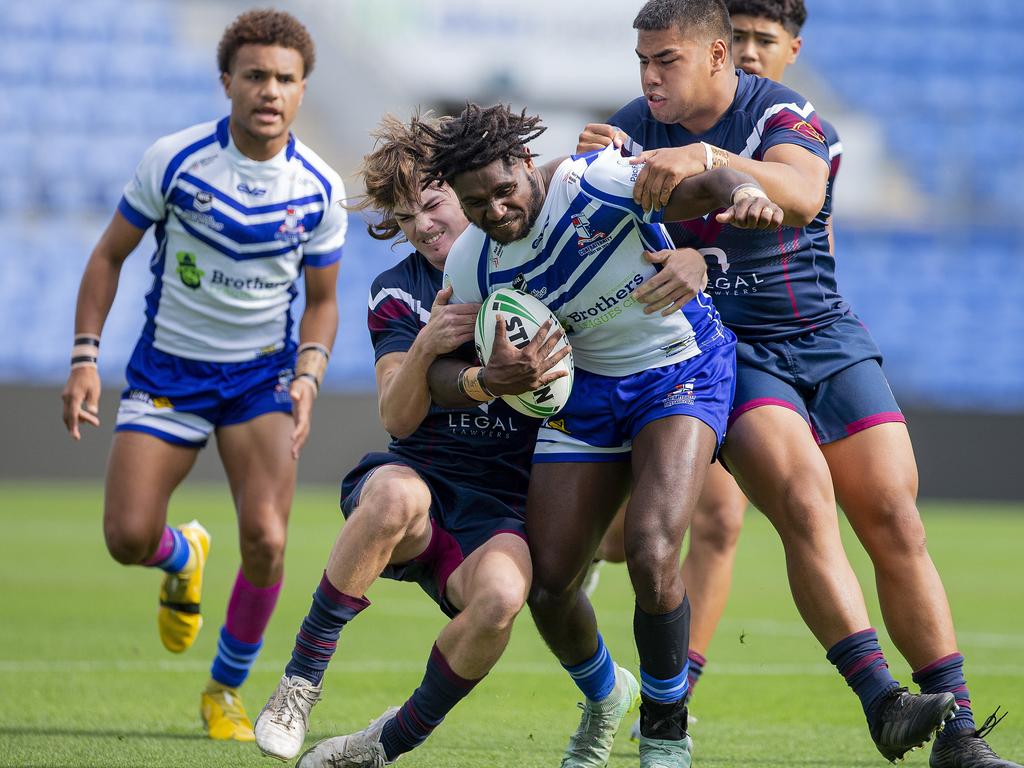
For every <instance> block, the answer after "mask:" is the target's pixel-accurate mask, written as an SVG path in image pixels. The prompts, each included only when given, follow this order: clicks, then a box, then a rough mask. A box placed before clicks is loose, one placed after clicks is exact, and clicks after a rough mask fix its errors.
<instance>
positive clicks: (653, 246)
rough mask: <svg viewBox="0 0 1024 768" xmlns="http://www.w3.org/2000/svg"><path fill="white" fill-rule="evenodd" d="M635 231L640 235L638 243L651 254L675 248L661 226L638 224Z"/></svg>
mask: <svg viewBox="0 0 1024 768" xmlns="http://www.w3.org/2000/svg"><path fill="white" fill-rule="evenodd" d="M636 231H637V234H638V235H640V241H641V242H642V243H643V244H644V247H645V248H646V249H647V250H648V251H650V252H651V253H654V252H655V251H664V250H666V249H669V248H675V246H674V245H673V244H672V238H670V237H669V236H668V232H666V231H665V227H663V226H662V225H661V224H640V225H639V226H638V227H637V228H636Z"/></svg>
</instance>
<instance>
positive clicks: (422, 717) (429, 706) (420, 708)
mask: <svg viewBox="0 0 1024 768" xmlns="http://www.w3.org/2000/svg"><path fill="white" fill-rule="evenodd" d="M482 679H483V678H480V679H477V680H467V679H466V678H464V677H460V676H459V675H457V674H456V673H455V672H454V671H452V668H451V667H450V666H448V661H447V660H446V659H445V657H444V656H443V655H442V653H441V651H440V650H439V649H438V647H437V645H434V647H433V648H431V649H430V658H429V659H428V660H427V671H426V672H425V673H424V675H423V682H421V683H420V687H419V688H417V689H416V690H415V691H414V692H413V694H412V696H410V697H409V699H408V700H407V701H406V702H405V704H403V705H402V707H401V709H399V710H398V712H397V713H396V714H395V716H394V717H393V718H391V719H390V720H388V721H387V722H386V723H385V724H384V729H383V730H382V731H381V734H380V742H381V745H382V746H383V747H384V754H385V755H386V756H387V758H388V761H393V760H395V759H396V758H397V757H398V756H399V755H401V754H404V753H406V752H408V751H410V750H412V749H413V748H415V747H418V746H419V745H420V744H422V743H423V742H424V741H426V738H427V737H428V736H429V735H430V734H431V733H433V731H434V729H435V728H437V726H439V725H440V724H441V721H442V720H444V717H445V715H447V714H448V713H449V712H451V711H452V708H453V707H454V706H455V705H456V704H458V703H459V702H460V701H462V700H463V699H464V698H465V697H466V695H467V694H468V693H469V692H470V691H472V690H473V686H475V685H476V684H477V683H479V682H480V680H482Z"/></svg>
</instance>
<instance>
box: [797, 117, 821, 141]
mask: <svg viewBox="0 0 1024 768" xmlns="http://www.w3.org/2000/svg"><path fill="white" fill-rule="evenodd" d="M793 130H794V131H796V132H797V133H799V134H800V135H801V136H806V137H807V138H808V139H810V140H811V141H820V142H821V143H822V144H824V143H825V137H824V136H823V135H822V133H821V131H819V130H818V129H817V128H815V127H814V126H813V125H811V124H810V123H808V122H807V121H806V120H801V121H800V122H799V123H797V124H796V125H794V126H793Z"/></svg>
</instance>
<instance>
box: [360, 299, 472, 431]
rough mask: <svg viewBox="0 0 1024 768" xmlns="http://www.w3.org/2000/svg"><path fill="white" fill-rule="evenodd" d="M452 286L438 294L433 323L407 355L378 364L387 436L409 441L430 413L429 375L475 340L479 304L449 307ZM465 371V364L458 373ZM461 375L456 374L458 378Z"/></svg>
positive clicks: (387, 357)
mask: <svg viewBox="0 0 1024 768" xmlns="http://www.w3.org/2000/svg"><path fill="white" fill-rule="evenodd" d="M451 296H452V289H451V286H449V287H447V288H443V289H442V290H440V291H438V292H437V296H436V297H435V299H434V305H433V306H432V307H431V309H430V320H428V321H427V324H426V325H425V326H423V328H422V329H420V332H419V334H418V335H417V336H416V340H415V341H413V343H412V346H411V347H410V348H409V350H408V351H407V352H391V353H389V354H386V355H384V356H383V357H381V358H380V360H378V361H377V366H376V373H377V401H378V407H379V410H380V419H381V423H382V424H383V425H384V429H386V430H387V432H388V434H390V435H393V436H395V437H408V436H409V435H411V434H412V433H413V432H415V431H416V429H417V428H419V426H420V424H421V423H422V422H423V419H424V418H425V417H426V415H427V412H428V411H429V410H430V385H429V383H428V381H427V373H428V371H429V370H430V367H431V365H432V364H433V363H434V361H435V360H437V359H438V357H440V356H441V355H447V354H450V353H452V352H454V351H455V350H457V349H458V348H459V347H461V346H462V345H463V344H465V343H466V342H469V341H472V340H473V325H474V323H475V322H476V314H477V311H478V310H479V309H480V305H479V304H449V303H448V302H449V300H450V299H451ZM464 367H465V363H462V364H461V366H460V367H459V370H462V368H464ZM457 374H458V371H455V375H457Z"/></svg>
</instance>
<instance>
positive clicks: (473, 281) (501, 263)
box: [419, 104, 783, 768]
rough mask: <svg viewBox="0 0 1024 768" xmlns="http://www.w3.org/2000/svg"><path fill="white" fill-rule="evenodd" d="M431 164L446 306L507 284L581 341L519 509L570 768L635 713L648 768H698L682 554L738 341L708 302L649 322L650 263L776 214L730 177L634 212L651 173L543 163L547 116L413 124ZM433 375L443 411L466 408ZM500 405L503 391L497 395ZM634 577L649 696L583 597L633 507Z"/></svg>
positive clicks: (605, 752)
mask: <svg viewBox="0 0 1024 768" xmlns="http://www.w3.org/2000/svg"><path fill="white" fill-rule="evenodd" d="M419 128H420V130H421V132H422V133H423V134H424V136H425V141H426V143H428V144H429V145H430V147H431V149H432V152H433V154H432V155H431V158H430V160H429V161H428V162H427V165H426V168H425V170H424V173H425V175H426V176H427V178H428V179H431V180H438V181H440V180H443V181H445V182H446V183H448V184H449V185H450V186H451V187H452V189H453V190H455V193H456V195H457V196H458V198H459V200H460V202H461V203H462V207H463V210H464V211H465V212H466V216H467V217H468V218H469V220H470V222H471V223H472V224H473V225H474V226H473V227H470V228H469V229H467V230H466V232H464V233H463V235H462V236H461V237H460V238H459V239H458V241H456V243H455V244H454V245H453V246H452V249H451V251H450V252H449V255H448V261H447V264H446V266H445V279H446V281H447V284H450V285H451V287H452V289H453V293H452V301H453V302H479V301H482V300H483V298H484V297H485V296H486V295H488V294H489V293H490V292H491V291H493V290H495V289H497V288H502V287H507V286H512V287H515V288H518V289H520V290H523V291H526V292H529V293H531V294H532V295H534V296H536V297H537V298H539V299H540V300H541V301H543V302H544V303H545V304H546V305H547V306H548V307H549V308H550V309H551V310H552V311H553V312H554V313H555V314H556V316H557V317H558V318H559V320H560V321H561V322H562V324H563V326H564V327H565V330H566V333H567V334H568V335H569V337H570V339H571V340H572V345H573V355H574V359H575V383H574V385H573V391H572V394H571V396H570V398H569V401H568V403H567V404H566V406H565V407H564V408H563V410H562V411H561V412H559V414H558V416H557V418H552V419H549V420H547V421H546V422H545V423H544V424H543V425H542V426H541V429H540V433H539V436H538V440H537V448H536V450H535V452H534V456H533V462H534V465H533V471H532V474H531V478H530V488H529V492H528V495H527V505H526V527H527V533H528V537H529V541H530V555H531V558H532V560H533V567H534V584H533V589H532V592H531V596H530V607H531V611H532V613H533V616H534V620H535V621H536V623H537V627H538V629H539V630H540V632H541V634H542V635H543V637H544V639H545V641H546V642H547V644H548V646H549V647H550V648H551V650H552V652H553V653H554V654H555V656H556V657H557V658H558V660H559V661H560V662H561V663H562V665H563V666H564V667H565V669H566V671H568V673H569V674H570V676H571V677H572V678H573V681H574V682H575V683H576V685H577V686H578V687H579V689H580V690H581V691H582V692H583V694H584V696H585V698H586V703H585V704H584V712H583V717H582V720H581V722H580V726H579V728H578V729H577V730H576V732H575V734H573V736H572V737H571V739H570V741H569V745H568V748H567V750H566V753H565V757H564V758H563V760H562V766H563V767H565V768H574V767H576V766H581V767H582V766H588V767H589V766H604V765H606V764H607V762H608V757H609V754H610V751H611V746H612V741H613V739H614V736H615V732H616V730H617V729H618V726H619V723H620V722H621V720H622V718H623V717H624V716H625V714H626V713H627V712H628V711H629V710H630V709H632V708H633V706H634V704H635V702H636V700H637V698H638V697H642V704H641V717H642V718H643V719H644V721H645V722H646V723H647V724H648V727H647V728H645V735H644V738H643V739H642V740H641V746H640V756H641V765H642V766H645V768H654V766H669V765H671V766H679V765H683V766H688V765H689V764H690V750H691V744H690V740H689V737H688V736H687V734H686V709H685V705H684V703H683V699H684V697H685V695H686V686H687V674H686V673H687V669H686V664H687V648H688V638H689V616H690V606H689V602H688V600H687V599H686V593H685V589H684V586H683V583H682V579H681V578H680V575H679V568H678V567H677V563H678V558H679V548H680V545H681V542H682V538H683V534H684V533H685V531H686V527H687V524H688V522H689V517H690V513H691V510H692V508H693V506H694V504H695V503H696V500H697V497H698V495H699V494H700V489H701V485H702V484H703V480H704V476H705V474H706V472H707V469H708V466H709V465H710V463H711V461H712V459H713V458H714V456H715V454H716V452H717V449H718V446H719V444H720V443H721V441H722V438H723V435H724V431H725V424H726V417H727V415H728V410H729V405H730V403H731V401H732V391H733V376H734V371H735V340H734V337H733V335H732V333H730V332H729V331H728V330H727V329H725V328H724V327H723V326H722V324H721V322H720V320H719V318H718V313H717V312H716V311H715V309H714V307H713V305H712V304H711V302H710V300H708V298H707V297H706V296H705V295H703V294H699V295H697V296H696V297H695V298H694V299H693V300H692V301H690V302H689V303H688V304H686V305H685V306H684V307H683V308H682V309H681V310H679V311H677V312H673V313H670V314H669V315H666V316H663V315H661V314H659V313H650V314H648V313H645V312H644V311H643V304H642V303H641V302H639V301H638V300H637V299H636V297H635V292H636V289H637V288H638V286H640V285H641V284H643V283H644V282H645V281H646V280H648V279H650V278H651V277H652V276H653V275H654V274H655V271H656V269H655V265H654V264H652V263H650V262H649V261H647V260H646V259H645V258H644V253H645V252H654V251H658V250H662V249H665V248H667V247H668V243H669V241H668V239H667V237H666V235H665V232H664V230H663V228H662V227H661V226H660V222H661V221H676V220H683V219H692V218H695V217H699V216H702V215H704V214H710V213H712V212H713V211H719V213H718V214H717V216H716V217H715V218H716V220H717V222H718V223H719V224H720V225H723V226H724V225H731V226H736V227H743V228H747V227H756V228H775V227H778V226H779V224H781V222H782V215H783V214H782V210H781V209H780V208H779V207H778V206H777V205H775V204H774V203H773V202H772V201H770V200H769V199H768V198H767V196H766V195H765V193H764V191H763V190H762V189H761V188H760V186H759V185H758V184H757V183H756V182H754V181H753V179H752V178H751V177H750V176H748V175H746V174H744V173H737V172H735V171H733V170H732V169H721V170H714V171H710V172H708V173H704V174H700V175H699V176H694V177H691V178H689V179H687V180H686V181H684V182H683V183H681V184H680V185H679V186H677V187H676V188H675V189H674V190H672V192H671V196H670V199H669V202H668V204H667V205H666V206H665V207H664V209H657V210H644V209H643V208H641V207H640V206H639V205H637V204H636V203H635V202H634V201H633V184H634V182H635V180H636V177H637V175H638V174H639V173H640V170H641V169H640V167H639V166H637V165H633V164H631V163H630V161H629V160H628V159H627V158H624V157H623V156H622V155H621V154H620V153H619V151H618V150H617V149H616V148H615V147H609V148H607V149H605V150H603V151H599V152H592V153H588V154H583V155H577V156H573V157H568V158H559V159H557V160H554V161H552V162H550V163H547V164H545V165H537V164H535V163H534V161H533V158H532V156H531V154H530V151H529V149H528V147H527V143H528V142H529V141H530V140H532V139H533V138H536V137H537V136H538V135H539V134H540V133H541V131H542V130H543V128H542V126H541V125H540V123H539V120H538V118H537V117H533V116H527V114H526V112H525V111H524V112H522V113H518V114H516V113H513V112H511V111H510V110H509V109H508V108H507V107H504V106H494V107H489V108H486V109H481V108H479V107H477V106H476V105H473V104H470V105H468V106H467V108H466V109H465V111H464V112H463V113H462V115H461V116H460V117H458V118H456V119H452V120H448V121H445V122H442V123H441V124H439V125H437V126H431V125H426V124H421V125H419ZM450 365H452V363H451V361H444V360H440V361H438V362H436V363H435V364H434V367H433V369H432V373H436V374H437V375H436V378H434V379H432V391H433V394H434V399H435V400H436V401H437V402H440V403H443V404H446V405H455V404H461V403H465V402H466V400H465V396H464V395H460V394H459V393H458V392H457V391H455V388H454V387H452V386H451V385H450V384H447V383H446V382H448V381H449V380H450V376H448V375H444V373H445V372H444V369H445V368H446V367H447V366H450ZM486 382H487V386H488V388H489V390H490V393H491V394H494V395H500V394H504V393H505V392H507V391H508V390H506V389H504V388H503V383H502V382H499V381H496V380H494V379H493V378H492V377H491V376H487V377H486ZM631 480H632V488H633V492H632V497H631V499H630V501H629V504H628V506H627V508H626V525H625V540H626V561H627V565H628V568H629V574H630V578H631V580H632V582H633V588H634V591H635V593H636V609H635V613H634V635H635V639H636V645H637V650H638V652H639V657H640V678H641V683H640V684H638V683H637V681H636V678H635V677H634V676H633V675H632V674H631V673H630V672H629V671H627V670H626V669H624V668H622V667H619V666H617V665H616V664H614V663H613V661H612V657H611V654H610V653H609V651H608V649H607V648H606V647H605V644H604V641H603V640H602V638H601V635H600V633H599V632H598V630H597V622H596V618H595V616H594V611H593V608H592V606H591V605H590V603H589V601H588V600H587V598H586V596H585V595H584V594H583V593H582V592H581V590H580V582H581V577H582V575H583V573H584V572H585V570H586V568H587V566H588V565H589V563H590V562H591V559H592V558H593V554H594V550H595V548H596V547H597V544H598V542H599V541H600V539H601V536H602V534H603V533H604V530H605V528H606V527H607V525H608V523H609V522H610V521H611V519H612V517H613V516H614V514H615V512H616V510H617V508H618V506H619V503H620V502H621V500H622V499H623V498H624V497H625V495H626V493H627V491H628V490H629V487H630V482H631Z"/></svg>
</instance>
